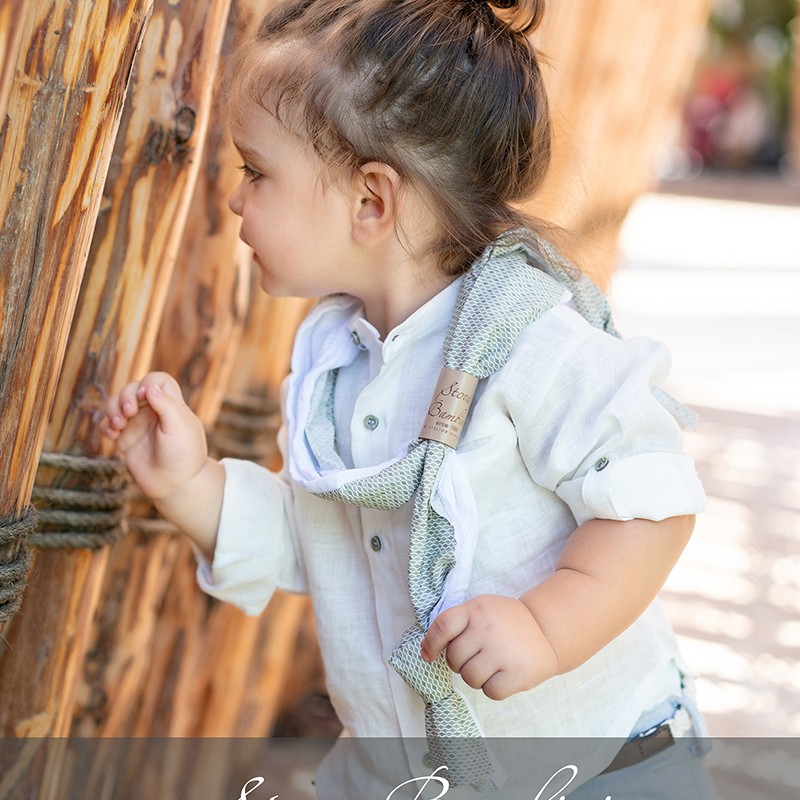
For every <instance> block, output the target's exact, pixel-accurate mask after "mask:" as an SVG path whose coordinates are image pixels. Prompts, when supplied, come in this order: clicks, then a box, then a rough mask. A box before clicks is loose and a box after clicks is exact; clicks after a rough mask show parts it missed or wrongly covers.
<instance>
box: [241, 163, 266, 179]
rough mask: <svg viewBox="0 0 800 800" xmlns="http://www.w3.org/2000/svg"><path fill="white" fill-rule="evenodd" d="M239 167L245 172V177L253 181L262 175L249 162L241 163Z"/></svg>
mask: <svg viewBox="0 0 800 800" xmlns="http://www.w3.org/2000/svg"><path fill="white" fill-rule="evenodd" d="M239 169H240V170H241V171H242V172H243V173H244V174H245V177H246V178H247V179H248V180H249V181H250V182H251V183H252V182H253V181H255V180H258V179H259V178H260V177H261V173H260V172H257V171H256V170H254V169H253V168H252V167H250V166H248V165H247V164H240V165H239Z"/></svg>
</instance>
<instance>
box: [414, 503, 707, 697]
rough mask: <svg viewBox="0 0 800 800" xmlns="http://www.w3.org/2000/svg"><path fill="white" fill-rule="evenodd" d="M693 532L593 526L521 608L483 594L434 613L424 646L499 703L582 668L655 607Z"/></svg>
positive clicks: (644, 523) (583, 529)
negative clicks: (557, 676)
mask: <svg viewBox="0 0 800 800" xmlns="http://www.w3.org/2000/svg"><path fill="white" fill-rule="evenodd" d="M693 527H694V517H693V516H682V517H670V518H668V519H665V520H662V521H660V522H652V521H650V520H644V519H633V520H628V521H625V522H621V521H616V520H602V519H593V520H589V521H588V522H585V523H584V524H583V525H581V526H580V527H579V528H578V529H577V530H576V531H575V532H574V533H573V534H572V535H571V536H570V538H569V539H568V540H567V544H566V546H565V548H564V551H563V552H562V554H561V558H560V559H559V562H558V565H557V567H556V571H555V573H554V574H553V575H552V576H550V577H549V578H547V579H546V580H544V581H543V582H542V583H540V584H539V585H538V586H537V587H535V588H534V589H531V590H530V591H529V592H527V593H526V594H525V595H523V596H522V597H521V598H519V600H516V599H514V598H510V597H501V596H498V595H481V596H479V597H476V598H474V599H472V600H469V601H467V602H466V603H463V604H461V605H458V606H455V607H453V608H451V609H449V610H447V611H445V612H444V613H442V614H440V615H439V616H438V617H437V618H436V619H435V620H434V621H433V623H432V624H431V627H430V629H429V630H428V633H427V635H426V636H425V639H424V640H423V643H422V655H423V658H425V659H427V660H433V659H434V658H436V657H437V656H438V654H439V653H440V652H441V651H442V650H443V649H445V648H446V649H447V652H446V655H447V661H448V664H449V665H450V668H451V669H453V670H454V671H455V672H458V673H460V674H461V677H462V678H463V679H464V681H465V682H466V683H467V684H468V685H469V686H472V687H473V688H476V689H482V690H483V692H484V693H485V694H486V695H487V697H491V698H492V699H495V700H502V699H505V698H506V697H509V696H510V695H512V694H515V693H516V692H521V691H525V690H527V689H531V688H533V687H534V686H536V685H538V684H539V683H541V682H542V681H544V680H547V679H548V678H551V677H553V676H555V675H559V674H561V673H564V672H568V671H570V670H572V669H574V668H575V667H577V666H579V665H580V664H582V663H583V662H584V661H586V660H587V659H589V658H590V657H591V656H593V655H594V654H595V653H597V652H598V651H599V650H600V649H601V648H602V647H604V646H605V645H606V644H608V643H609V642H610V641H611V640H612V639H614V638H615V637H616V636H618V635H619V634H620V633H622V632H623V631H624V630H625V629H626V628H627V627H628V626H630V625H631V624H632V623H633V622H634V621H635V620H636V619H637V618H638V617H639V616H640V615H641V614H642V613H643V612H644V610H645V609H646V608H647V606H648V605H650V603H651V602H652V601H653V599H654V598H655V596H656V595H657V594H658V592H659V591H660V589H661V587H662V586H663V584H664V582H665V581H666V579H667V576H668V575H669V573H670V570H671V569H672V567H673V566H674V564H675V562H676V561H677V560H678V557H679V556H680V554H681V552H682V551H683V549H684V547H685V546H686V543H687V542H688V540H689V537H690V535H691V532H692V529H693Z"/></svg>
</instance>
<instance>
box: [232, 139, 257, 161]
mask: <svg viewBox="0 0 800 800" xmlns="http://www.w3.org/2000/svg"><path fill="white" fill-rule="evenodd" d="M233 146H234V147H235V148H236V150H237V151H238V153H239V155H240V156H241V157H242V158H243V159H245V161H258V160H259V158H260V157H259V155H258V153H255V152H254V151H252V150H250V149H248V148H247V147H246V146H245V145H243V144H240V143H239V142H237V141H235V140H234V142H233Z"/></svg>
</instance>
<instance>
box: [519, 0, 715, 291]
mask: <svg viewBox="0 0 800 800" xmlns="http://www.w3.org/2000/svg"><path fill="white" fill-rule="evenodd" d="M709 5H710V2H709V0H684V1H683V2H681V3H678V4H676V3H670V2H666V1H665V0H642V2H638V3H634V4H632V3H630V2H629V0H564V1H563V2H559V3H550V4H549V5H548V9H547V13H546V14H545V17H544V24H543V26H542V29H541V31H540V32H537V39H536V42H537V46H538V47H539V48H540V49H541V50H542V51H543V52H544V54H545V57H546V62H545V67H544V71H545V79H546V82H547V87H548V95H549V97H550V103H551V108H552V113H553V121H554V152H553V161H552V165H551V168H550V171H549V173H548V175H547V178H546V180H545V184H544V186H543V187H542V189H541V190H540V192H539V193H538V195H537V196H536V197H535V198H534V199H533V201H532V202H531V203H529V204H528V205H527V206H526V208H527V210H528V211H530V212H531V213H533V214H535V215H538V216H540V217H542V218H543V219H545V220H548V221H550V222H554V223H556V224H557V225H560V226H563V227H565V228H566V229H567V230H568V232H569V233H570V234H574V240H572V241H571V242H570V241H568V242H567V244H566V249H567V250H568V251H569V252H570V254H571V255H572V256H573V257H575V258H576V260H577V262H578V263H579V265H580V266H581V267H582V268H584V269H586V271H587V272H589V273H590V274H592V275H593V276H594V277H595V278H596V279H597V280H598V282H599V283H600V284H601V285H603V284H606V283H607V281H608V278H609V276H610V274H611V271H612V270H613V266H614V263H615V260H616V255H617V251H616V241H617V236H618V234H619V229H620V226H621V224H622V221H623V220H624V218H625V215H626V214H627V212H628V209H629V207H630V205H631V203H632V202H633V200H634V199H635V198H636V197H637V196H638V195H639V194H641V193H642V192H643V191H645V190H647V189H648V188H650V187H651V186H652V185H653V183H654V181H655V170H654V165H655V159H656V155H657V153H658V149H659V147H660V146H661V145H663V144H665V136H666V135H668V133H669V131H670V123H672V122H675V121H677V120H678V119H679V118H680V114H681V113H682V109H683V103H684V98H685V93H686V91H687V89H688V85H689V80H690V77H691V74H692V70H693V68H694V64H695V61H696V58H697V55H698V52H699V46H700V42H701V36H702V32H703V30H704V26H705V23H706V20H707V18H708V13H709Z"/></svg>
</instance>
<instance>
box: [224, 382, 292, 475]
mask: <svg viewBox="0 0 800 800" xmlns="http://www.w3.org/2000/svg"><path fill="white" fill-rule="evenodd" d="M280 423H281V413H280V406H279V405H278V403H277V401H276V400H275V399H274V398H273V397H271V396H267V397H261V396H256V395H240V396H237V397H226V398H225V399H224V400H223V401H222V408H221V409H220V412H219V414H218V416H217V421H216V425H215V427H214V430H213V431H212V432H211V434H210V435H209V446H210V448H211V449H212V451H213V452H214V454H215V455H216V456H217V457H218V458H226V457H230V458H243V459H247V460H249V461H256V462H258V463H261V464H270V463H272V462H273V461H274V460H275V458H276V456H277V446H276V437H277V432H278V428H279V427H280Z"/></svg>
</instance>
